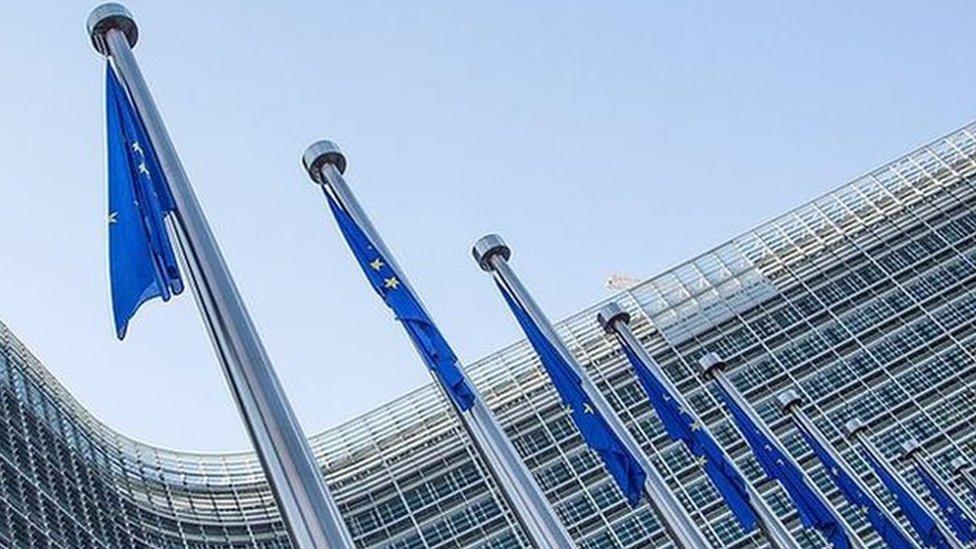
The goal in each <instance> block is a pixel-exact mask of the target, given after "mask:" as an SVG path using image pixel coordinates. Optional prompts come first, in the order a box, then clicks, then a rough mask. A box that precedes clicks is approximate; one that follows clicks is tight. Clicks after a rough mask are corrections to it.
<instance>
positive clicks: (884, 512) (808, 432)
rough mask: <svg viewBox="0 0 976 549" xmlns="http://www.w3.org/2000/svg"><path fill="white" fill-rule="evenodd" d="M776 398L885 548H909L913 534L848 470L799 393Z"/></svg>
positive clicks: (790, 390)
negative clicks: (813, 420)
mask: <svg viewBox="0 0 976 549" xmlns="http://www.w3.org/2000/svg"><path fill="white" fill-rule="evenodd" d="M776 399H777V400H778V401H779V404H780V406H781V407H782V408H783V411H784V412H786V413H787V414H788V415H789V416H790V417H791V418H792V419H793V422H794V423H795V424H796V426H797V430H798V431H800V435H801V436H802V437H803V440H805V441H806V443H807V444H808V445H809V446H810V448H812V449H813V453H814V455H816V456H817V459H819V460H820V463H821V464H823V467H824V469H825V470H826V471H827V474H828V475H829V476H830V478H831V479H833V481H834V484H836V485H837V488H838V489H839V490H840V493H841V494H843V495H844V497H845V498H847V501H848V502H849V503H850V504H851V505H852V506H854V508H856V509H858V510H859V511H860V512H861V513H863V514H864V515H866V516H867V519H868V522H869V523H870V524H871V526H872V527H873V528H874V530H875V531H876V532H877V533H878V535H879V536H881V539H882V540H884V542H885V543H886V544H888V547H891V548H892V549H912V548H914V547H915V543H914V542H913V541H912V537H911V536H910V535H909V534H908V532H906V531H905V530H904V528H902V527H901V524H900V523H899V522H898V521H897V520H896V519H895V517H894V516H893V515H892V514H891V512H889V511H888V509H887V508H886V507H885V506H884V504H883V503H881V501H880V500H879V499H878V498H877V497H876V496H875V495H874V494H873V493H872V492H871V490H870V489H868V487H867V486H866V485H865V484H864V483H863V482H862V481H861V479H860V478H859V477H858V476H857V473H855V472H854V470H853V469H851V466H850V465H848V463H847V462H846V461H844V459H843V458H842V457H841V455H840V453H839V452H838V451H837V449H836V448H834V447H833V446H832V445H831V444H830V442H829V441H828V440H827V437H825V436H824V435H823V433H821V432H820V429H817V426H816V425H814V424H813V422H812V421H810V418H808V417H807V416H806V414H805V413H804V412H803V409H802V407H801V406H800V403H801V400H800V395H799V394H798V393H797V392H796V391H794V390H792V389H788V390H786V391H783V392H782V393H780V394H779V395H778V396H777V397H776Z"/></svg>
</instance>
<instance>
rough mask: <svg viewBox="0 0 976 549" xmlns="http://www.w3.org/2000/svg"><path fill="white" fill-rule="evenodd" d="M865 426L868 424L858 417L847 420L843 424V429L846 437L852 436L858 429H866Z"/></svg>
mask: <svg viewBox="0 0 976 549" xmlns="http://www.w3.org/2000/svg"><path fill="white" fill-rule="evenodd" d="M867 428H868V424H867V423H864V422H863V421H861V420H860V419H859V418H854V419H851V420H848V421H847V423H845V424H844V431H845V433H846V434H847V438H851V437H853V436H854V435H856V434H857V433H858V432H860V431H866V430H867Z"/></svg>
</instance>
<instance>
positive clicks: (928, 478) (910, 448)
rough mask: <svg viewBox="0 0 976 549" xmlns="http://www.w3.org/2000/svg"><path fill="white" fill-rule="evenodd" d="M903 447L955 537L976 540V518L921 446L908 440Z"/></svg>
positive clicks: (963, 540) (961, 539) (967, 541)
mask: <svg viewBox="0 0 976 549" xmlns="http://www.w3.org/2000/svg"><path fill="white" fill-rule="evenodd" d="M903 448H904V450H905V457H907V458H908V459H910V460H911V461H912V463H913V464H914V465H915V472H916V473H917V474H918V477H919V478H920V479H921V480H922V484H924V485H925V489H926V490H928V491H929V494H931V496H932V499H934V500H935V503H936V504H937V505H938V506H939V510H940V511H942V517H943V518H944V519H945V520H946V522H948V523H949V527H950V528H952V531H953V532H954V533H955V534H956V538H958V539H959V541H962V542H966V543H972V542H974V541H976V520H974V519H973V516H972V515H971V514H970V512H969V509H968V508H966V505H965V504H963V502H962V500H961V499H960V498H959V497H958V496H956V494H954V493H953V492H952V489H951V488H949V486H948V485H947V484H946V483H945V481H944V480H942V478H941V477H939V474H938V473H937V472H936V471H935V469H933V468H932V466H931V465H929V463H928V462H927V461H926V460H925V456H924V455H923V454H924V453H925V452H924V450H923V449H922V446H921V445H920V444H919V443H918V442H916V441H914V440H909V441H908V442H906V443H905V444H904V446H903Z"/></svg>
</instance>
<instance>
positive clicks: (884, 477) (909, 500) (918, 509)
mask: <svg viewBox="0 0 976 549" xmlns="http://www.w3.org/2000/svg"><path fill="white" fill-rule="evenodd" d="M861 455H863V456H864V459H866V460H867V462H868V464H869V465H870V466H871V468H872V469H874V473H875V474H876V475H878V478H879V479H881V484H884V486H885V488H887V489H888V491H889V492H890V493H891V495H892V497H894V498H895V503H897V504H898V507H899V508H900V509H901V512H902V513H905V518H907V519H908V522H909V523H911V525H912V528H914V529H915V531H916V532H917V533H918V535H919V536H920V537H921V538H922V541H923V542H925V544H926V545H928V546H930V547H938V548H943V547H946V548H948V547H950V545H949V543H948V542H947V541H946V539H945V536H943V535H942V531H941V530H940V529H939V526H938V522H936V520H935V517H934V516H932V514H931V513H929V512H928V510H927V509H924V508H923V507H922V506H921V505H920V504H919V503H918V500H916V499H915V498H914V497H912V495H911V493H910V492H909V491H908V488H906V487H905V486H904V485H902V483H901V482H899V481H898V479H896V478H895V477H894V476H893V475H892V474H891V473H890V472H888V469H887V468H886V467H884V466H882V465H881V464H880V463H878V461H877V460H875V459H874V456H872V455H871V452H861Z"/></svg>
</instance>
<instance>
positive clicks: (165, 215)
mask: <svg viewBox="0 0 976 549" xmlns="http://www.w3.org/2000/svg"><path fill="white" fill-rule="evenodd" d="M88 33H89V36H90V37H91V40H92V44H93V46H94V47H95V49H96V50H97V51H98V52H99V53H101V54H102V55H104V56H105V57H106V58H108V60H109V71H110V73H109V76H108V89H107V96H108V97H107V100H108V104H107V108H108V122H109V124H110V127H109V128H108V136H109V179H110V198H109V205H110V208H112V209H111V210H110V212H109V227H110V228H109V232H110V237H109V240H110V253H111V256H112V257H111V260H110V264H111V277H112V298H113V310H114V313H115V319H116V331H117V333H118V335H119V336H120V337H121V336H122V335H124V333H125V329H126V326H127V324H128V320H129V318H131V316H132V314H133V313H134V312H135V310H136V308H137V307H138V306H139V304H140V303H142V302H143V301H145V300H146V299H149V298H152V297H155V296H159V297H162V298H164V299H166V298H168V297H169V295H170V294H172V293H179V291H180V290H181V289H182V278H181V277H180V273H179V269H178V268H177V267H176V263H175V261H174V260H173V257H174V256H176V254H174V253H173V250H172V248H171V247H170V242H171V241H175V242H176V248H177V250H178V252H179V255H178V257H179V258H180V259H181V261H182V264H183V267H184V274H185V275H186V276H187V279H188V281H189V285H190V287H191V288H192V290H193V293H194V297H195V298H196V301H197V305H198V307H199V309H200V313H201V316H202V317H203V320H204V324H205V325H206V327H207V330H208V332H209V335H210V339H211V342H212V343H213V345H214V349H215V351H216V352H217V356H218V359H219V361H220V364H221V366H222V368H223V371H224V374H225V376H226V378H227V381H228V384H229V385H230V389H231V392H232V394H233V396H234V400H235V401H236V402H237V405H238V408H239V410H240V412H241V416H242V418H243V420H244V423H245V425H246V427H247V431H248V434H249V435H250V437H251V441H252V443H253V445H254V448H255V450H256V452H257V455H258V458H259V459H260V461H261V465H262V467H263V469H264V472H265V475H266V477H267V479H268V482H269V484H270V486H271V491H272V493H273V494H274V497H275V500H276V502H277V504H278V509H279V512H280V513H281V518H282V521H283V522H284V524H285V526H286V528H287V530H288V533H289V536H290V538H291V540H292V543H293V545H294V546H295V547H298V548H301V549H326V548H329V549H333V548H337V549H345V548H351V547H353V546H354V545H353V541H352V537H351V536H350V535H349V532H348V531H347V529H346V526H345V524H344V523H343V521H342V517H341V516H340V515H339V511H338V508H337V507H336V504H335V502H334V501H333V499H332V496H331V494H330V493H329V490H328V488H327V487H326V484H325V480H324V479H323V477H322V472H321V470H320V469H319V467H318V465H317V464H316V462H315V459H314V457H313V455H312V451H311V449H310V448H309V446H308V442H307V441H306V439H305V436H304V434H303V433H302V430H301V427H300V426H299V424H298V421H297V420H296V418H295V415H294V412H293V411H292V409H291V406H290V404H289V403H288V400H287V398H286V397H285V394H284V391H283V389H282V387H281V384H280V382H279V381H278V378H277V376H276V375H275V373H274V369H273V368H272V365H271V360H270V358H269V357H268V355H267V352H266V351H265V349H264V346H263V345H262V343H261V340H260V338H259V337H258V334H257V330H256V329H255V327H254V324H253V323H252V321H251V318H250V315H249V314H248V312H247V309H246V308H245V306H244V302H243V300H242V299H241V296H240V294H239V293H238V291H237V288H236V286H235V284H234V281H233V278H232V277H231V274H230V271H229V270H228V268H227V265H226V263H225V262H224V260H223V257H222V256H221V253H220V249H219V248H218V246H217V242H216V240H215V239H214V237H213V234H212V233H211V231H210V226H209V225H208V223H207V220H206V218H205V217H204V215H203V211H202V209H201V208H200V205H199V203H198V202H197V199H196V196H195V195H194V193H193V189H192V187H191V185H190V181H189V179H188V178H187V176H186V172H185V171H184V169H183V165H182V163H181V162H180V159H179V157H178V156H177V154H176V149H175V147H174V146H173V143H172V141H171V140H170V137H169V133H168V132H167V130H166V127H165V125H164V124H163V121H162V117H161V116H160V114H159V111H158V109H157V108H156V104H155V102H154V100H153V98H152V95H151V94H150V92H149V87H148V86H147V85H146V82H145V79H144V78H143V76H142V72H141V71H140V69H139V65H138V64H137V63H136V59H135V56H134V55H133V54H132V49H131V48H132V46H134V45H135V43H136V41H137V39H138V29H137V27H136V23H135V21H134V20H133V19H132V16H131V15H130V14H129V12H128V11H127V10H126V9H125V8H124V7H123V6H121V5H119V4H102V5H101V6H98V7H96V8H95V9H94V10H93V11H92V13H91V15H90V16H89V18H88ZM115 77H117V79H118V80H115ZM164 227H165V228H166V230H164ZM118 231H124V232H125V234H120V233H119V232H118ZM167 231H168V232H169V235H167ZM140 239H141V240H140ZM126 260H128V261H131V262H132V263H131V264H128V263H126Z"/></svg>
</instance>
